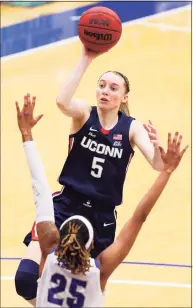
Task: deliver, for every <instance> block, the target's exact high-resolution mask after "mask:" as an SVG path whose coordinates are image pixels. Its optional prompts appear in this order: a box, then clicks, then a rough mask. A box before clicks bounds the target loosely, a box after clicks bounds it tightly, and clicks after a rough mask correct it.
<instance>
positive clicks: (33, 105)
mask: <svg viewBox="0 0 193 308" xmlns="http://www.w3.org/2000/svg"><path fill="white" fill-rule="evenodd" d="M35 104H36V96H33V97H32V110H34V107H35Z"/></svg>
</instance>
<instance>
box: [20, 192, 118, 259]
mask: <svg viewBox="0 0 193 308" xmlns="http://www.w3.org/2000/svg"><path fill="white" fill-rule="evenodd" d="M53 202H54V212H55V223H56V226H57V228H58V229H59V228H60V226H61V224H62V223H63V222H64V221H65V220H66V219H67V218H69V217H71V216H73V215H82V216H84V217H86V218H87V219H89V221H90V222H91V224H92V226H93V228H94V249H93V250H92V251H91V256H92V257H93V258H96V257H97V256H98V255H99V254H100V252H101V251H103V250H104V249H105V248H107V247H108V246H109V245H111V244H112V243H113V242H114V238H115V231H116V211H115V206H113V205H111V204H106V203H104V204H103V202H101V201H97V200H93V199H88V197H87V196H85V195H82V194H80V193H77V192H75V191H74V190H72V189H70V188H67V187H65V188H64V189H63V191H61V192H59V193H55V194H53ZM34 239H35V238H34V237H33V236H32V232H30V233H28V234H27V235H26V237H25V238H24V241H23V242H24V244H25V245H26V246H28V245H29V243H30V242H31V240H34ZM36 240H38V238H36Z"/></svg>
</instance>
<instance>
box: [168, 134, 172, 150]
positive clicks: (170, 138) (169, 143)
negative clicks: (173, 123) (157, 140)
mask: <svg viewBox="0 0 193 308" xmlns="http://www.w3.org/2000/svg"><path fill="white" fill-rule="evenodd" d="M171 143H172V135H171V133H168V151H171V150H172V144H171Z"/></svg>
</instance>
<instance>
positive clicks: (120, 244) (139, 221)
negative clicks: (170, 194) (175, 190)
mask: <svg viewBox="0 0 193 308" xmlns="http://www.w3.org/2000/svg"><path fill="white" fill-rule="evenodd" d="M181 141H182V136H181V135H179V133H178V132H176V133H175V136H174V138H171V134H170V133H169V134H168V149H167V153H165V152H164V150H163V148H160V152H161V155H162V159H163V162H164V168H163V170H162V171H161V173H160V174H159V176H158V177H157V179H156V180H155V182H154V183H153V185H152V187H151V188H150V189H149V191H148V192H147V193H146V195H145V196H144V197H143V198H142V200H141V201H140V202H139V204H138V206H137V208H136V210H135V211H134V213H133V216H132V217H131V218H130V219H129V221H128V222H127V223H126V224H125V226H124V227H123V229H122V231H121V232H120V234H119V236H118V237H117V239H116V241H115V242H114V243H113V244H112V245H111V246H110V247H108V248H107V249H106V250H105V251H103V252H102V253H101V255H100V256H99V260H100V263H101V277H102V284H103V286H104V285H105V284H106V281H107V279H108V277H109V276H110V275H111V273H112V272H113V271H114V270H115V268H116V267H117V266H118V265H119V264H120V263H121V262H122V261H123V260H124V258H125V257H126V256H127V254H128V253H129V251H130V249H131V247H132V246H133V244H134V242H135V240H136V238H137V235H138V233H139V231H140V229H141V227H142V225H143V223H144V222H145V220H146V218H147V216H148V215H149V213H150V211H151V210H152V208H153V206H154V205H155V203H156V201H157V200H158V198H159V196H160V195H161V193H162V192H163V190H164V188H165V186H166V184H167V182H168V180H169V178H170V176H171V174H172V172H173V171H174V170H175V169H176V168H177V166H178V165H179V163H180V161H181V159H182V156H183V155H184V153H185V151H186V149H187V146H186V147H185V148H184V149H183V150H182V151H181V150H180V146H181Z"/></svg>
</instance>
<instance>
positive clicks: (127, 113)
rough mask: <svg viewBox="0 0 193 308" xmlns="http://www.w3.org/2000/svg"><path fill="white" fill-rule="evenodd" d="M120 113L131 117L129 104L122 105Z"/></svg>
mask: <svg viewBox="0 0 193 308" xmlns="http://www.w3.org/2000/svg"><path fill="white" fill-rule="evenodd" d="M119 111H121V112H122V113H124V114H125V115H126V116H127V117H129V116H130V111H129V106H128V103H121V105H120V107H119Z"/></svg>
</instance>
